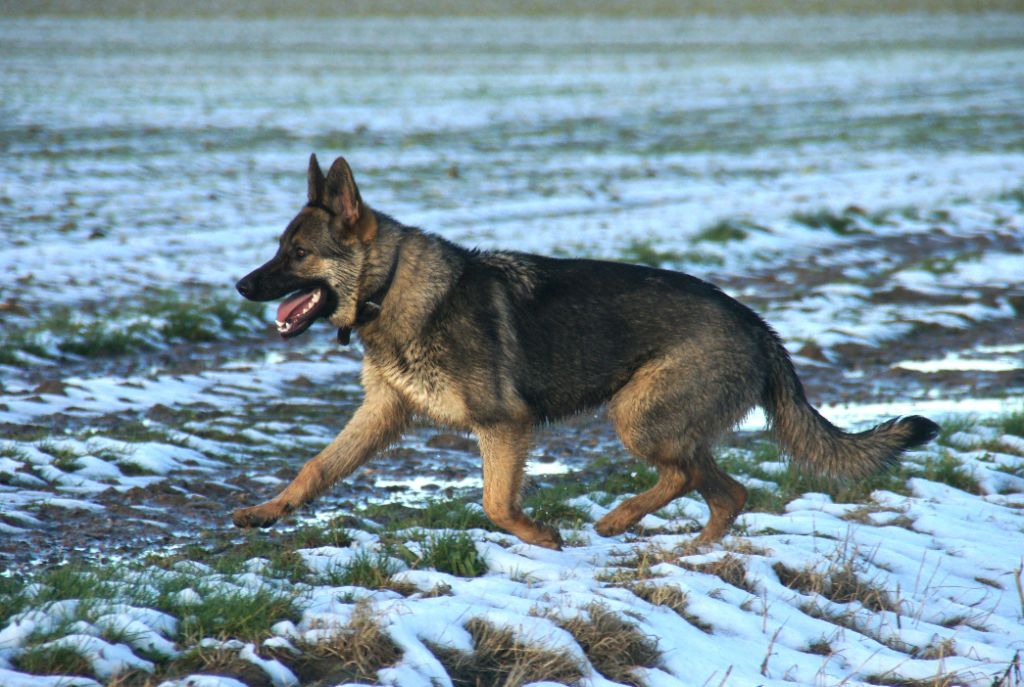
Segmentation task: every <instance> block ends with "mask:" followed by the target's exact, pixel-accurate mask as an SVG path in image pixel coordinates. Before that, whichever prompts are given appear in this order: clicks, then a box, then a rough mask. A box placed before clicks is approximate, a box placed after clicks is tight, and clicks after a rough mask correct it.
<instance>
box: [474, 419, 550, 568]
mask: <svg viewBox="0 0 1024 687" xmlns="http://www.w3.org/2000/svg"><path fill="white" fill-rule="evenodd" d="M532 433H533V429H532V427H530V426H529V425H526V426H519V425H500V426H496V427H487V428H482V429H478V430H477V431H476V435H477V438H478V439H480V453H481V455H482V456H483V459H484V512H485V513H487V517H489V518H490V519H491V521H492V522H494V524H495V525H497V526H498V527H500V528H502V529H503V530H507V531H509V532H511V533H512V534H514V535H515V536H517V537H519V538H520V539H522V540H523V541H524V542H526V543H527V544H536V545H537V546H544V547H547V548H549V549H561V548H562V537H561V535H560V534H559V533H558V530H556V529H555V528H554V527H551V526H549V525H541V524H538V523H536V522H534V521H533V520H530V518H528V517H527V516H526V514H525V513H523V509H522V508H521V507H520V505H519V491H520V489H521V487H522V484H523V469H524V467H525V465H526V452H527V451H528V450H529V448H530V437H531V435H532Z"/></svg>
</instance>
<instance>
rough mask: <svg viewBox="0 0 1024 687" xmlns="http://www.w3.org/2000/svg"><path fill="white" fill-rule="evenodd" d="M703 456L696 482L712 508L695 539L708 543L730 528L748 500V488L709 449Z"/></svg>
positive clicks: (698, 489)
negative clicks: (734, 477) (717, 463)
mask: <svg viewBox="0 0 1024 687" xmlns="http://www.w3.org/2000/svg"><path fill="white" fill-rule="evenodd" d="M702 458H703V459H702V460H700V462H701V467H702V468H703V470H702V471H701V480H700V482H699V483H698V484H697V485H696V486H697V491H699V492H700V495H701V496H703V497H704V501H705V502H706V503H707V504H708V508H710V509H711V518H710V519H709V520H708V524H707V525H705V526H704V529H703V530H701V532H700V536H698V537H697V543H698V544H707V543H709V542H713V541H718V540H719V539H721V538H722V537H723V536H725V534H726V533H727V532H728V531H729V528H730V527H731V526H732V523H733V521H734V520H735V519H736V516H737V515H739V514H740V511H741V510H743V506H744V505H746V503H747V490H746V488H744V486H743V485H742V484H740V483H739V482H737V481H736V480H734V479H733V478H732V477H730V476H729V475H727V474H726V473H725V472H724V471H723V470H722V469H721V468H720V467H718V466H717V465H715V461H714V458H713V457H712V456H711V452H710V451H707V454H706V455H705V456H703V457H702Z"/></svg>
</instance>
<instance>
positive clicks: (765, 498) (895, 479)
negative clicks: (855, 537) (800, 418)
mask: <svg viewBox="0 0 1024 687" xmlns="http://www.w3.org/2000/svg"><path fill="white" fill-rule="evenodd" d="M779 460H781V457H780V454H779V450H778V447H777V446H776V445H775V444H774V443H769V442H767V441H762V442H759V443H757V444H755V446H754V448H753V450H752V451H750V452H745V451H738V450H733V451H728V452H724V453H722V454H721V455H719V456H718V459H717V462H718V464H719V466H720V467H721V468H722V469H723V470H725V471H726V472H728V473H729V474H731V475H746V476H748V477H754V478H756V479H760V480H763V481H765V482H773V483H774V484H776V485H777V487H778V488H777V489H776V490H772V489H769V488H764V487H753V488H750V489H748V494H747V505H746V510H748V511H763V512H768V513H781V512H782V511H783V510H784V509H785V507H786V504H788V503H789V502H790V501H792V500H793V499H795V498H798V497H800V496H801V495H803V494H805V493H808V492H817V493H823V494H828V495H829V496H830V497H831V498H832V500H833V501H835V502H836V503H861V502H864V501H866V500H868V499H869V497H870V496H871V493H872V492H873V491H876V490H879V489H884V490H886V491H892V492H895V493H899V494H906V493H908V491H907V486H906V482H907V479H908V477H910V473H908V472H907V471H906V469H905V468H903V467H902V466H897V467H895V468H893V469H892V470H890V471H888V472H883V473H880V474H877V475H873V476H871V477H869V478H867V479H861V480H841V479H839V480H837V479H829V478H824V477H816V476H814V475H810V474H808V473H806V472H804V471H802V470H800V469H798V468H796V467H794V466H793V465H789V466H788V467H787V468H786V469H785V470H783V471H781V472H775V471H771V470H765V469H764V468H763V467H761V463H763V462H777V461H779Z"/></svg>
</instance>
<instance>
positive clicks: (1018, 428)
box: [996, 408, 1024, 437]
mask: <svg viewBox="0 0 1024 687" xmlns="http://www.w3.org/2000/svg"><path fill="white" fill-rule="evenodd" d="M996 426H997V427H999V429H1001V430H1002V431H1003V432H1004V433H1006V434H1012V435H1014V436H1017V437H1024V408H1022V409H1021V410H1015V411H1013V412H1010V413H1006V414H1005V415H1001V416H1000V417H999V418H998V419H997V420H996Z"/></svg>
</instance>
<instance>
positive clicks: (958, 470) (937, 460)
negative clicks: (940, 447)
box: [920, 451, 981, 494]
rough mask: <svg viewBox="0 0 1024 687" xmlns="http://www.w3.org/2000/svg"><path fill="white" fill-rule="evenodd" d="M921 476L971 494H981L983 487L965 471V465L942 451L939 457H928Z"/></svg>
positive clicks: (947, 452) (950, 454)
mask: <svg viewBox="0 0 1024 687" xmlns="http://www.w3.org/2000/svg"><path fill="white" fill-rule="evenodd" d="M923 468H924V469H923V470H922V471H921V473H920V476H921V477H923V478H924V479H927V480H930V481H932V482H942V483H943V484H948V485H949V486H951V487H954V488H956V489H960V490H961V491H966V492H968V493H971V494H980V493H981V487H980V485H979V484H978V480H976V479H975V478H974V476H973V475H971V474H970V473H968V472H966V471H965V470H964V466H963V464H962V463H961V462H960V461H959V460H957V458H956V456H954V455H953V454H952V453H950V452H949V451H942V452H941V453H940V454H939V456H938V457H936V456H928V457H927V458H926V459H925V461H924V466H923Z"/></svg>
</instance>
